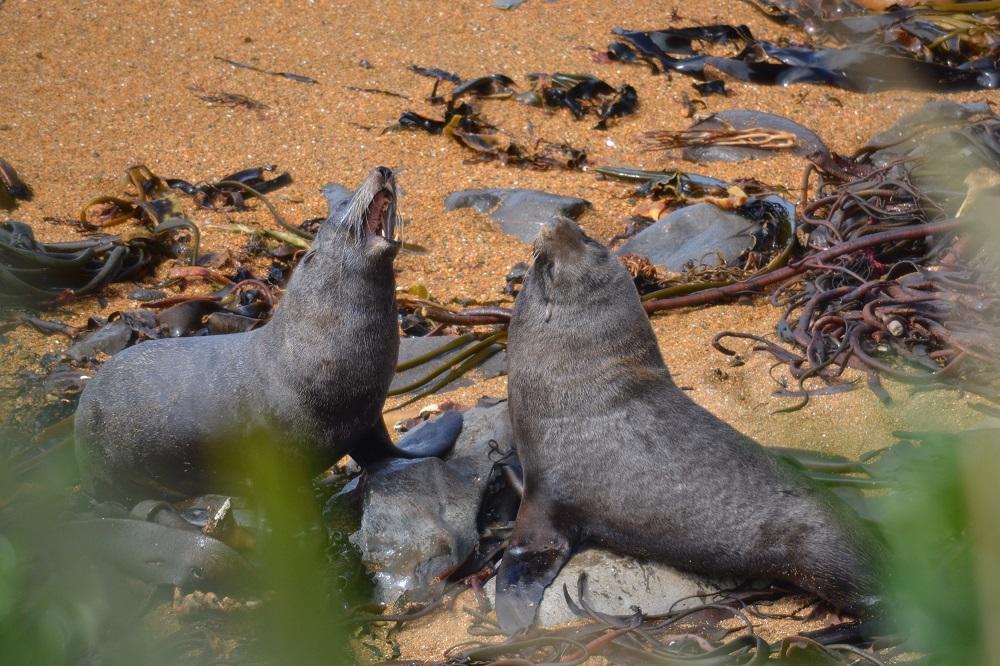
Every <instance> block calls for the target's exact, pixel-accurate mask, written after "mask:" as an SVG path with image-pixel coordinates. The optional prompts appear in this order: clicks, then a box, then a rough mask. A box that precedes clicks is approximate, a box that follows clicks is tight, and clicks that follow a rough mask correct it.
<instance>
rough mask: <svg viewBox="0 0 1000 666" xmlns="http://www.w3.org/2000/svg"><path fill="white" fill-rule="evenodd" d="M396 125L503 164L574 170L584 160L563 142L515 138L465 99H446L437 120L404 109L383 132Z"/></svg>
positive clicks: (482, 158) (582, 153)
mask: <svg viewBox="0 0 1000 666" xmlns="http://www.w3.org/2000/svg"><path fill="white" fill-rule="evenodd" d="M396 129H419V130H423V131H425V132H427V133H429V134H442V135H444V136H446V137H448V138H450V139H452V140H453V141H455V142H456V143H458V144H459V145H461V146H463V147H465V148H467V149H469V150H471V151H473V152H474V153H476V159H478V160H483V161H491V160H496V161H498V162H500V163H502V164H506V165H513V166H526V167H529V168H534V169H542V170H545V169H570V170H573V169H580V168H581V167H582V166H583V165H584V164H586V160H587V155H586V153H585V152H584V151H582V150H579V149H577V148H574V147H573V146H570V145H568V144H565V143H553V142H550V141H545V140H544V139H535V140H533V141H531V142H523V143H522V142H518V141H515V140H513V139H512V138H510V137H509V136H508V135H507V134H505V133H503V132H501V131H500V130H499V129H498V128H497V127H495V126H493V125H491V124H489V123H487V122H486V121H484V120H483V119H482V118H481V117H480V116H479V114H478V113H477V111H476V109H475V108H474V107H473V106H472V105H471V104H468V103H465V102H463V103H458V104H456V103H455V102H454V101H449V102H448V103H447V104H446V106H445V113H444V117H443V118H442V119H440V120H438V119H435V118H427V117H425V116H421V115H419V114H417V113H415V112H413V111H404V112H403V114H402V115H401V116H400V118H399V121H398V122H397V124H396V125H394V126H391V127H387V128H386V129H385V130H383V132H387V131H392V130H396Z"/></svg>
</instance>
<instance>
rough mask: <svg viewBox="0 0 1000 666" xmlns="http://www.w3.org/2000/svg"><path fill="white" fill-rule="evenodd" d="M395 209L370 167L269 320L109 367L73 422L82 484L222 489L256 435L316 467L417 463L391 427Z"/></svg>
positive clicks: (142, 348) (126, 357)
mask: <svg viewBox="0 0 1000 666" xmlns="http://www.w3.org/2000/svg"><path fill="white" fill-rule="evenodd" d="M396 202H397V191H396V180H395V175H394V174H393V172H392V171H391V170H389V169H387V168H385V167H378V168H376V169H374V170H372V172H371V173H370V174H369V175H368V177H367V178H366V179H365V181H364V182H363V183H362V184H361V186H360V187H359V188H358V189H357V191H356V192H355V193H354V195H353V197H352V198H351V200H350V202H349V204H348V205H347V206H346V208H345V209H343V212H342V213H335V212H332V213H331V217H330V218H329V219H328V220H327V221H326V222H325V223H323V224H322V225H321V227H320V230H319V233H318V234H317V237H316V240H315V241H314V243H313V246H312V248H311V249H310V250H309V251H308V252H307V253H306V254H305V255H304V257H303V258H302V260H301V261H300V262H299V265H298V266H297V267H296V269H295V272H294V273H293V275H292V278H291V280H290V281H289V283H288V289H287V291H286V292H285V295H284V297H283V299H282V302H281V305H280V307H278V308H277V310H276V311H275V313H274V316H273V318H272V320H271V321H270V322H269V323H268V324H267V325H265V326H263V327H261V328H259V329H257V330H254V331H250V332H246V333H234V334H228V335H215V336H208V337H198V338H179V339H165V340H155V341H150V342H144V343H142V344H139V345H136V346H135V347H131V348H129V349H126V350H124V351H123V352H121V353H119V354H117V355H115V356H114V357H113V358H112V359H111V360H109V361H108V362H107V363H106V364H105V365H104V366H103V367H102V368H101V369H100V371H99V372H98V373H97V375H96V376H95V377H94V379H93V380H91V381H90V382H89V383H88V384H87V386H86V388H85V389H84V391H83V394H82V395H81V397H80V404H79V407H78V408H77V412H76V417H75V418H76V452H77V458H78V460H79V462H80V466H81V472H82V475H83V480H84V486H85V488H87V489H88V490H89V491H90V492H93V493H95V494H97V495H114V496H120V497H151V496H164V495H170V494H174V493H175V494H177V495H194V494H200V493H203V492H209V491H213V492H220V491H221V490H220V485H222V484H224V483H225V482H226V481H228V480H229V477H230V475H231V473H232V469H231V468H232V467H233V466H235V463H237V462H239V461H240V460H241V459H246V458H248V457H251V456H253V451H254V449H253V446H254V441H253V440H254V438H255V437H269V438H270V439H272V440H273V441H276V442H277V443H278V445H279V446H280V447H281V450H282V452H283V453H284V452H285V451H287V454H288V455H289V456H295V457H297V458H300V459H302V460H303V461H305V462H306V464H307V465H308V466H309V468H310V469H314V470H315V471H316V472H319V471H322V470H323V469H325V468H326V467H329V466H330V465H332V464H333V463H335V462H336V461H337V460H338V459H340V458H341V457H343V456H344V455H347V454H350V455H351V456H352V457H354V458H355V459H356V460H357V461H358V462H360V463H361V464H367V463H370V462H373V461H376V460H379V459H382V458H386V457H392V456H398V457H413V456H412V455H411V454H408V453H406V452H404V451H401V450H399V449H396V448H394V447H393V445H392V441H391V439H390V438H389V435H388V433H387V432H386V429H385V425H384V423H383V421H382V407H383V404H384V403H385V397H386V391H387V390H388V387H389V384H390V382H391V380H392V377H393V374H394V371H395V367H396V356H397V353H398V349H399V338H398V333H397V323H396V318H397V311H396V301H395V278H394V275H393V260H394V258H395V257H396V254H397V253H398V251H399V247H400V244H399V243H398V242H397V241H395V240H393V236H394V233H395V231H396V227H397V224H398V214H397V210H396ZM424 453H425V454H432V455H437V454H439V453H441V452H437V451H426V452H424ZM223 477H225V480H224V478H223ZM227 485H228V484H227Z"/></svg>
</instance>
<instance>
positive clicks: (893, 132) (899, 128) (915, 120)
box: [865, 100, 990, 162]
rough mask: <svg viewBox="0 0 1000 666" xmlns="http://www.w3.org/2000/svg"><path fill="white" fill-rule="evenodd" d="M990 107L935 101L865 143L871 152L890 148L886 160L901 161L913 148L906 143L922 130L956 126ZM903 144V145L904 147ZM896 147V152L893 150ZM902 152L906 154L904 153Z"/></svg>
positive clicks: (979, 104)
mask: <svg viewBox="0 0 1000 666" xmlns="http://www.w3.org/2000/svg"><path fill="white" fill-rule="evenodd" d="M989 112H990V107H989V105H988V104H986V103H985V102H978V103H971V102H970V103H967V104H959V103H957V102H951V101H948V100H932V101H930V102H927V103H926V104H924V105H923V106H922V107H920V108H919V109H917V110H916V111H912V112H910V113H907V114H906V115H904V116H903V117H902V118H900V119H899V120H897V121H896V122H895V124H893V126H892V127H890V128H889V129H887V130H883V131H881V132H879V133H878V134H876V135H875V136H873V137H872V138H871V139H869V140H868V143H866V144H865V148H867V149H870V150H875V149H879V150H882V149H888V150H889V152H888V153H887V154H886V159H885V160H882V162H888V161H889V160H890V159H892V158H893V157H895V158H898V157H900V155H902V154H905V153H906V152H907V151H908V150H909V149H911V148H913V142H912V141H906V139H908V138H909V137H910V136H912V135H913V132H914V130H915V129H917V128H918V127H921V126H923V125H952V124H955V123H958V122H959V121H962V120H965V119H966V118H968V117H970V116H973V115H976V114H978V113H989ZM901 143H902V144H903V145H902V146H901V145H900V144H901ZM893 148H895V150H893ZM901 151H902V152H901Z"/></svg>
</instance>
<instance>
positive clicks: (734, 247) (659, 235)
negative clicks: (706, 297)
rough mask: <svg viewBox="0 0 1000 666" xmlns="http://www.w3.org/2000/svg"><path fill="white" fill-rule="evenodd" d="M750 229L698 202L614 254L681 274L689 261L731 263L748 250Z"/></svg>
mask: <svg viewBox="0 0 1000 666" xmlns="http://www.w3.org/2000/svg"><path fill="white" fill-rule="evenodd" d="M754 228H755V225H754V223H753V222H751V221H750V220H748V219H747V218H745V217H742V216H740V215H737V214H736V213H732V212H729V211H726V210H722V209H721V208H719V207H717V206H714V205H712V204H710V203H699V204H694V205H693V206H685V207H684V208H681V209H679V210H675V211H673V212H672V213H670V214H668V215H666V216H665V217H661V218H660V219H659V220H658V221H657V222H656V223H655V224H653V225H651V226H649V227H647V228H645V229H643V230H642V231H640V232H639V233H638V234H636V235H635V236H633V237H632V238H630V239H629V240H628V241H627V242H626V243H625V244H624V245H622V246H621V247H620V248H618V250H617V254H618V256H622V255H626V254H638V255H642V256H644V257H646V258H647V259H649V260H650V261H651V262H652V263H654V264H661V265H663V266H665V267H666V268H667V270H669V271H681V270H683V268H684V264H686V263H687V262H689V261H693V262H694V263H695V264H699V263H705V264H707V265H710V266H714V265H718V264H719V263H720V262H719V259H718V256H717V255H716V253H718V254H719V255H721V256H722V259H723V261H724V262H725V263H727V264H732V263H733V262H735V261H736V259H738V258H739V256H740V255H741V254H743V252H744V251H745V250H746V249H747V248H749V247H750V245H751V243H752V242H753V240H752V238H751V236H750V233H751V232H752V231H753V230H754Z"/></svg>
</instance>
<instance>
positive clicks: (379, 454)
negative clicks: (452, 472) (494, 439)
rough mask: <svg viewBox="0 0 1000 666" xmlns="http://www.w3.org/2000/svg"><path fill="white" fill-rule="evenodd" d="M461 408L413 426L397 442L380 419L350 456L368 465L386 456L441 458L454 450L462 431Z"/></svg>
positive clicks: (363, 464) (363, 465) (359, 462)
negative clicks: (413, 427)
mask: <svg viewBox="0 0 1000 666" xmlns="http://www.w3.org/2000/svg"><path fill="white" fill-rule="evenodd" d="M462 422H463V417H462V414H461V412H454V411H449V412H445V413H443V414H441V416H439V417H437V418H436V419H434V420H433V421H428V422H427V423H424V424H423V425H421V426H419V427H418V428H416V429H414V430H411V431H410V432H408V433H407V434H406V435H404V436H403V438H402V439H400V440H399V443H398V444H393V443H392V438H391V437H389V431H388V430H386V427H385V423H381V422H380V423H379V425H377V426H376V427H375V429H374V430H372V433H371V435H370V436H369V437H368V438H366V439H365V441H364V442H363V443H362V444H360V445H358V446H357V447H355V448H354V449H353V450H352V451H351V457H352V458H354V460H355V461H356V462H357V463H358V464H359V465H361V466H362V467H367V466H368V465H370V464H372V463H376V462H378V461H380V460H384V459H386V458H442V457H444V456H446V455H448V453H450V452H451V449H452V448H453V447H454V446H455V441H456V440H457V439H458V436H459V435H460V434H461V433H462Z"/></svg>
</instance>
